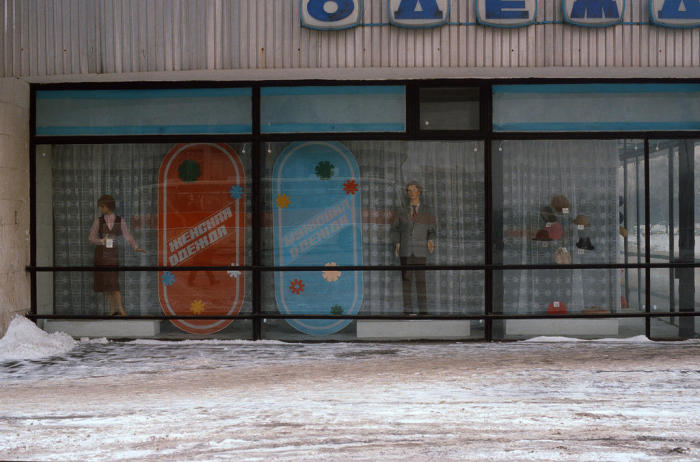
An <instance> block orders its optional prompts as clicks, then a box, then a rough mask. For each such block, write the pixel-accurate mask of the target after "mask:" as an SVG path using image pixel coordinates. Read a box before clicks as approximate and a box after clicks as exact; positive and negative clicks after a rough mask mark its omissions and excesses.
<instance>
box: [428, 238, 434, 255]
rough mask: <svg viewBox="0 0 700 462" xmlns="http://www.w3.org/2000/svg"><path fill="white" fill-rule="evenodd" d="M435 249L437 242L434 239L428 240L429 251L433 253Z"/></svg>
mask: <svg viewBox="0 0 700 462" xmlns="http://www.w3.org/2000/svg"><path fill="white" fill-rule="evenodd" d="M433 250H435V244H434V243H433V241H428V252H430V253H433Z"/></svg>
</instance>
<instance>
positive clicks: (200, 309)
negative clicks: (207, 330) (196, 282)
mask: <svg viewBox="0 0 700 462" xmlns="http://www.w3.org/2000/svg"><path fill="white" fill-rule="evenodd" d="M190 311H191V312H192V314H202V313H204V302H203V301H201V300H193V301H192V303H191V304H190Z"/></svg>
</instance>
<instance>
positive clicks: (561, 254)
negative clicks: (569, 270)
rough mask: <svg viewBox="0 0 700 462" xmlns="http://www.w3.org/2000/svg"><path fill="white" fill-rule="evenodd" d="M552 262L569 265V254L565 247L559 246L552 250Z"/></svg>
mask: <svg viewBox="0 0 700 462" xmlns="http://www.w3.org/2000/svg"><path fill="white" fill-rule="evenodd" d="M554 262H555V263H556V264H557V265H570V264H571V254H570V253H569V251H568V250H566V248H565V247H559V248H558V249H557V250H556V251H555V252H554Z"/></svg>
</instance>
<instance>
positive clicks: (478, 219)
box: [263, 141, 484, 314]
mask: <svg viewBox="0 0 700 462" xmlns="http://www.w3.org/2000/svg"><path fill="white" fill-rule="evenodd" d="M343 144H344V145H345V146H346V147H347V148H348V150H349V151H350V152H351V153H353V154H354V156H355V158H356V159H357V163H358V165H359V168H360V175H361V182H360V183H361V185H360V190H361V195H362V210H363V212H362V213H363V217H362V219H363V227H362V232H363V236H362V238H363V262H364V264H365V265H398V264H399V259H398V258H397V257H395V256H394V246H393V244H392V243H391V238H390V227H391V223H392V220H393V217H394V212H395V211H396V210H397V209H398V208H399V207H401V206H402V204H404V202H403V201H405V199H406V197H405V192H404V191H405V185H406V183H407V182H409V181H417V182H418V183H420V184H421V185H422V186H423V195H422V197H421V200H422V201H424V202H426V203H428V204H430V205H431V207H432V209H433V210H434V211H435V214H436V220H437V226H436V228H437V238H436V240H435V245H436V248H435V253H434V254H433V255H432V256H431V257H430V258H429V259H428V264H448V265H449V264H465V263H466V264H472V263H473V264H479V263H483V261H484V242H483V239H484V206H483V204H484V181H483V178H484V169H483V149H482V143H477V142H399V141H394V142H391V141H390V142H385V141H357V142H356V141H353V142H344V143H343ZM285 147H286V144H284V143H279V144H275V145H272V146H270V149H269V150H268V149H266V152H268V154H267V156H266V162H265V168H266V171H265V174H264V180H265V181H264V183H265V184H264V190H265V191H266V200H265V204H266V210H267V211H268V212H271V211H272V210H273V208H272V207H273V204H274V198H273V197H272V192H271V186H270V177H271V174H272V166H273V165H274V162H275V159H276V158H277V156H278V155H279V154H281V153H282V152H283V151H284V148H285ZM404 205H405V204H404ZM272 239H273V238H272V230H271V228H265V229H264V230H263V240H264V241H265V242H266V243H268V244H269V245H266V248H265V252H264V260H265V263H267V264H272V263H273V256H272V250H271V247H272ZM264 281H265V283H266V284H267V283H269V284H272V276H271V275H267V277H265V279H264ZM363 284H364V296H363V304H362V307H361V311H360V314H390V313H391V314H398V313H401V312H402V310H403V308H402V293H401V273H400V272H399V271H364V277H363ZM427 284H428V289H427V290H428V305H429V306H428V309H429V311H431V312H433V313H482V312H483V310H484V308H483V307H484V276H483V272H481V271H479V272H467V271H463V272H454V271H439V272H429V273H428V275H427ZM263 307H264V309H266V310H272V311H275V310H276V308H275V298H274V293H273V291H267V290H265V291H264V296H263Z"/></svg>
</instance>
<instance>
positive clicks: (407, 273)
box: [391, 183, 435, 314]
mask: <svg viewBox="0 0 700 462" xmlns="http://www.w3.org/2000/svg"><path fill="white" fill-rule="evenodd" d="M422 192H423V188H422V187H421V186H420V185H419V184H418V183H408V184H407V185H406V195H407V196H408V205H407V206H406V207H404V208H402V209H400V210H399V211H398V212H397V214H396V219H395V220H394V223H393V224H392V225H391V240H392V242H393V243H394V253H395V255H396V256H397V257H399V258H400V259H401V264H402V265H425V263H426V261H427V259H428V255H430V254H432V253H433V250H435V243H434V239H435V216H434V215H433V213H432V210H431V209H430V207H429V206H428V205H426V204H422V203H421V201H420V196H421V194H422ZM413 279H415V280H416V295H417V298H418V309H419V311H420V314H428V309H427V304H426V296H425V270H403V271H401V282H402V285H403V311H404V314H412V312H413V308H412V307H413V303H412V286H413Z"/></svg>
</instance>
